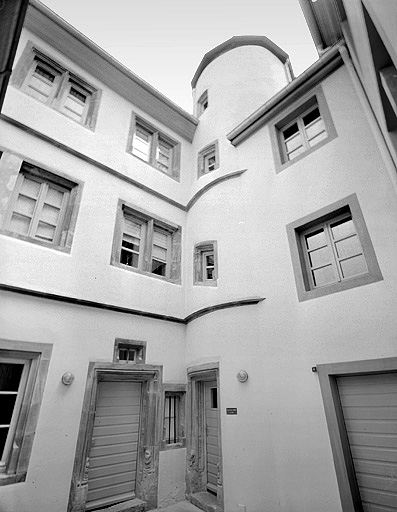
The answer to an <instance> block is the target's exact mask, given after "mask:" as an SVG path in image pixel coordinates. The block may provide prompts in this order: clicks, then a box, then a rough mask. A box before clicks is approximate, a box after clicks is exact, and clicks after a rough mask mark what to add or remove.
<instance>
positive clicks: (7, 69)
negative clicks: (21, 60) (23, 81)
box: [0, 0, 29, 111]
mask: <svg viewBox="0 0 397 512" xmlns="http://www.w3.org/2000/svg"><path fill="white" fill-rule="evenodd" d="M28 3H29V2H28V0H3V1H2V2H0V111H1V108H2V106H3V102H4V97H5V94H6V90H7V86H8V82H9V78H10V75H11V71H12V65H13V62H14V58H15V52H16V50H17V47H18V42H19V37H20V35H21V30H22V26H23V22H24V19H25V15H26V10H27V8H28Z"/></svg>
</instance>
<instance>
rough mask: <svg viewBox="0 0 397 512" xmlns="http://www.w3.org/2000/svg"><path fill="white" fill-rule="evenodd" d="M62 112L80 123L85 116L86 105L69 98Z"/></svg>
mask: <svg viewBox="0 0 397 512" xmlns="http://www.w3.org/2000/svg"><path fill="white" fill-rule="evenodd" d="M62 112H63V113H64V114H66V115H67V116H68V117H70V118H71V119H74V120H75V121H78V122H80V121H81V119H82V117H83V114H84V105H82V104H81V103H80V102H79V101H78V100H76V99H75V98H74V97H72V96H68V97H67V98H66V100H65V103H64V105H63V109H62Z"/></svg>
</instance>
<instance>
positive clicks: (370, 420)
mask: <svg viewBox="0 0 397 512" xmlns="http://www.w3.org/2000/svg"><path fill="white" fill-rule="evenodd" d="M337 383H338V389H339V396H340V401H341V405H342V411H343V416H344V420H345V425H346V430H347V435H348V439H349V444H350V451H351V455H352V458H353V464H354V469H355V473H356V478H357V484H358V488H359V491H360V496H361V501H362V505H363V510H364V512H392V511H397V373H385V374H373V375H359V376H352V377H339V378H338V379H337Z"/></svg>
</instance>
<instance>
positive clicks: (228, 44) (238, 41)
mask: <svg viewBox="0 0 397 512" xmlns="http://www.w3.org/2000/svg"><path fill="white" fill-rule="evenodd" d="M240 46H262V47H263V48H266V50H269V51H270V52H271V53H273V55H275V56H276V57H277V58H278V59H280V61H281V62H282V63H283V64H285V63H286V62H289V57H288V54H287V53H285V51H284V50H282V49H281V48H280V47H279V46H277V45H276V43H273V41H271V40H270V39H269V38H267V37H266V36H233V37H231V38H230V39H228V40H227V41H224V42H223V43H221V44H220V45H218V46H216V47H215V48H213V49H212V50H210V51H209V52H208V53H206V54H205V55H204V57H203V59H202V61H201V62H200V64H199V66H198V68H197V71H196V73H195V74H194V77H193V79H192V88H193V89H194V88H195V87H196V84H197V81H198V79H199V78H200V75H201V73H202V72H203V71H204V69H205V68H206V67H207V66H208V65H209V64H210V63H211V62H212V61H214V60H215V59H216V58H218V57H219V56H220V55H222V54H223V53H226V52H229V51H230V50H234V49H235V48H238V47H240Z"/></svg>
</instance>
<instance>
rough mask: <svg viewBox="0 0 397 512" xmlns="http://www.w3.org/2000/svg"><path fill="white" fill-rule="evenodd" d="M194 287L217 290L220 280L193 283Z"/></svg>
mask: <svg viewBox="0 0 397 512" xmlns="http://www.w3.org/2000/svg"><path fill="white" fill-rule="evenodd" d="M193 286H205V287H209V288H216V287H217V286H218V280H217V279H214V280H213V281H197V282H195V283H193Z"/></svg>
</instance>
